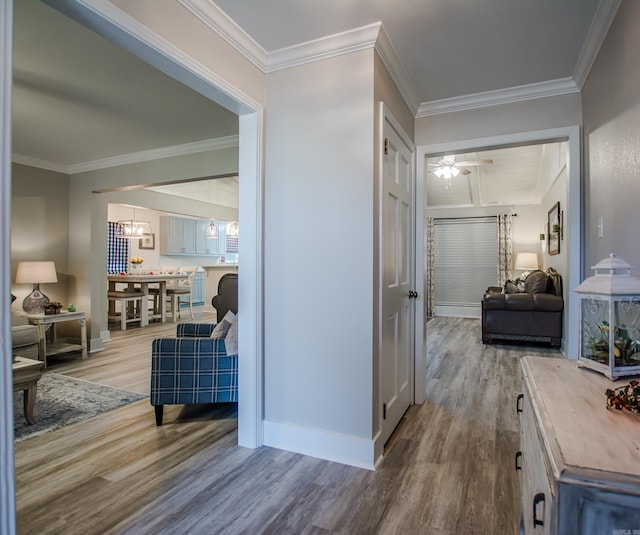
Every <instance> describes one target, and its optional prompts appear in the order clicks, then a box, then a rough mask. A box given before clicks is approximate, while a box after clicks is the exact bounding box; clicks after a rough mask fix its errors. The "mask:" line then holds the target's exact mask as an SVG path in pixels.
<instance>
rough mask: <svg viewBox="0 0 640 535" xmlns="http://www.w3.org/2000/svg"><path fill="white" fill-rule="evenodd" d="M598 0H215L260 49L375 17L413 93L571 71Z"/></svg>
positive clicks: (461, 90) (443, 92) (447, 93)
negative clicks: (316, 0) (318, 0)
mask: <svg viewBox="0 0 640 535" xmlns="http://www.w3.org/2000/svg"><path fill="white" fill-rule="evenodd" d="M183 3H184V2H183ZM598 3H599V0H323V1H322V2H313V1H300V0H277V1H273V0H272V1H265V0H242V1H241V2H238V0H215V4H216V5H217V6H218V7H220V8H221V9H222V10H223V11H224V12H225V13H226V14H227V15H228V16H229V17H231V19H233V21H234V22H235V23H236V24H238V25H239V26H240V27H241V28H242V29H243V30H244V31H245V32H247V33H248V34H249V35H250V36H251V37H252V38H253V39H254V40H255V41H256V42H257V43H258V44H259V45H260V46H261V47H262V48H263V49H264V50H265V51H267V52H268V53H272V52H274V51H276V50H279V49H283V48H287V47H291V46H294V45H297V44H300V43H304V42H308V41H311V40H314V39H319V38H322V37H325V36H329V35H334V34H338V33H341V32H345V31H347V30H351V29H353V28H359V27H362V26H366V25H368V24H372V23H375V22H378V21H381V22H382V24H383V26H384V28H385V31H386V33H387V34H388V36H389V38H390V40H391V43H392V44H393V47H394V49H395V51H396V53H397V56H398V59H399V61H400V64H401V66H402V68H403V70H404V71H405V72H406V74H407V76H408V78H409V80H410V82H411V85H412V87H413V90H414V92H415V93H416V95H417V98H418V101H419V102H429V101H434V100H440V99H447V98H451V97H460V96H462V95H471V94H475V93H480V92H485V91H493V90H498V89H505V88H511V87H515V86H521V85H525V84H534V83H539V82H547V81H549V80H558V79H563V78H567V77H571V76H572V75H573V73H574V69H575V68H576V64H577V62H578V59H579V57H580V53H581V50H582V47H583V44H584V43H585V40H586V38H587V34H588V32H589V28H590V26H591V22H592V20H593V17H594V14H595V12H596V8H597V7H598Z"/></svg>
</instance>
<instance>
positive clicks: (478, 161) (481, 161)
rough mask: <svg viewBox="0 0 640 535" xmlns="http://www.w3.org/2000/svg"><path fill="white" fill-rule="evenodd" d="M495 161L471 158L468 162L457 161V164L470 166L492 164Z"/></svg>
mask: <svg viewBox="0 0 640 535" xmlns="http://www.w3.org/2000/svg"><path fill="white" fill-rule="evenodd" d="M492 163H493V160H469V161H468V162H456V166H460V165H463V166H466V167H470V166H472V165H490V164H492Z"/></svg>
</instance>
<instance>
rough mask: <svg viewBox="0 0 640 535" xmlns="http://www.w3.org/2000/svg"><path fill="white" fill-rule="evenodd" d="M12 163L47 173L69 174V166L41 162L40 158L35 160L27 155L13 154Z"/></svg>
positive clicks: (45, 161)
mask: <svg viewBox="0 0 640 535" xmlns="http://www.w3.org/2000/svg"><path fill="white" fill-rule="evenodd" d="M11 161H12V162H13V163H18V164H21V165H28V166H29V167H37V168H38V169H46V170H47V171H54V172H56V173H62V174H64V175H68V174H69V166H68V165H64V164H61V163H57V162H50V161H48V160H41V159H40V158H33V157H32V156H27V155H25V154H17V153H15V152H14V153H13V154H12V155H11Z"/></svg>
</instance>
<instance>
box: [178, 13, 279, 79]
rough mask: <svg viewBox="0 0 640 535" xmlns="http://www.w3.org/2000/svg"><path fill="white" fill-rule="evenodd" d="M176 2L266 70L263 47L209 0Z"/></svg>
mask: <svg viewBox="0 0 640 535" xmlns="http://www.w3.org/2000/svg"><path fill="white" fill-rule="evenodd" d="M178 2H180V4H181V5H182V6H183V7H185V8H186V9H187V10H189V11H190V12H191V13H192V14H193V15H195V16H196V18H198V19H199V20H200V21H201V22H202V23H204V24H205V25H206V26H208V27H209V28H211V29H212V30H213V31H214V32H215V33H216V34H218V35H219V36H220V37H222V39H224V40H225V41H226V42H227V43H228V44H229V45H231V47H232V48H234V49H235V50H236V51H237V52H239V53H240V54H241V55H242V56H244V57H245V58H247V59H248V60H249V61H250V62H251V63H253V64H254V65H255V66H256V67H258V68H259V69H260V70H261V71H262V72H266V65H267V62H268V54H267V52H266V51H265V49H264V48H262V47H261V46H260V45H259V44H258V43H257V42H256V41H254V39H253V38H252V37H251V36H250V35H249V34H248V33H247V32H245V31H244V30H243V29H242V28H241V27H240V26H238V25H237V24H236V23H235V22H234V21H233V19H231V17H229V15H227V14H226V13H225V12H224V11H222V10H221V9H220V8H219V7H218V6H217V5H215V4H214V3H213V2H212V1H211V0H178Z"/></svg>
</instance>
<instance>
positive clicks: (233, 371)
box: [150, 323, 238, 425]
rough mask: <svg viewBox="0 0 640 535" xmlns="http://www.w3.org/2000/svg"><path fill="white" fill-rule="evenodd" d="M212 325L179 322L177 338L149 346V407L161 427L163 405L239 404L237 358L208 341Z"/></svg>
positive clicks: (220, 345)
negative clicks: (233, 402) (237, 402)
mask: <svg viewBox="0 0 640 535" xmlns="http://www.w3.org/2000/svg"><path fill="white" fill-rule="evenodd" d="M214 327H215V324H212V323H179V324H178V326H177V338H157V339H156V340H154V341H153V343H152V346H151V396H150V401H151V405H153V406H154V408H155V415H156V425H162V413H163V408H164V405H182V404H191V403H223V402H230V401H238V356H237V355H232V356H229V355H227V351H226V347H225V345H224V340H213V339H211V338H209V336H210V335H211V333H212V331H213V329H214Z"/></svg>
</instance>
